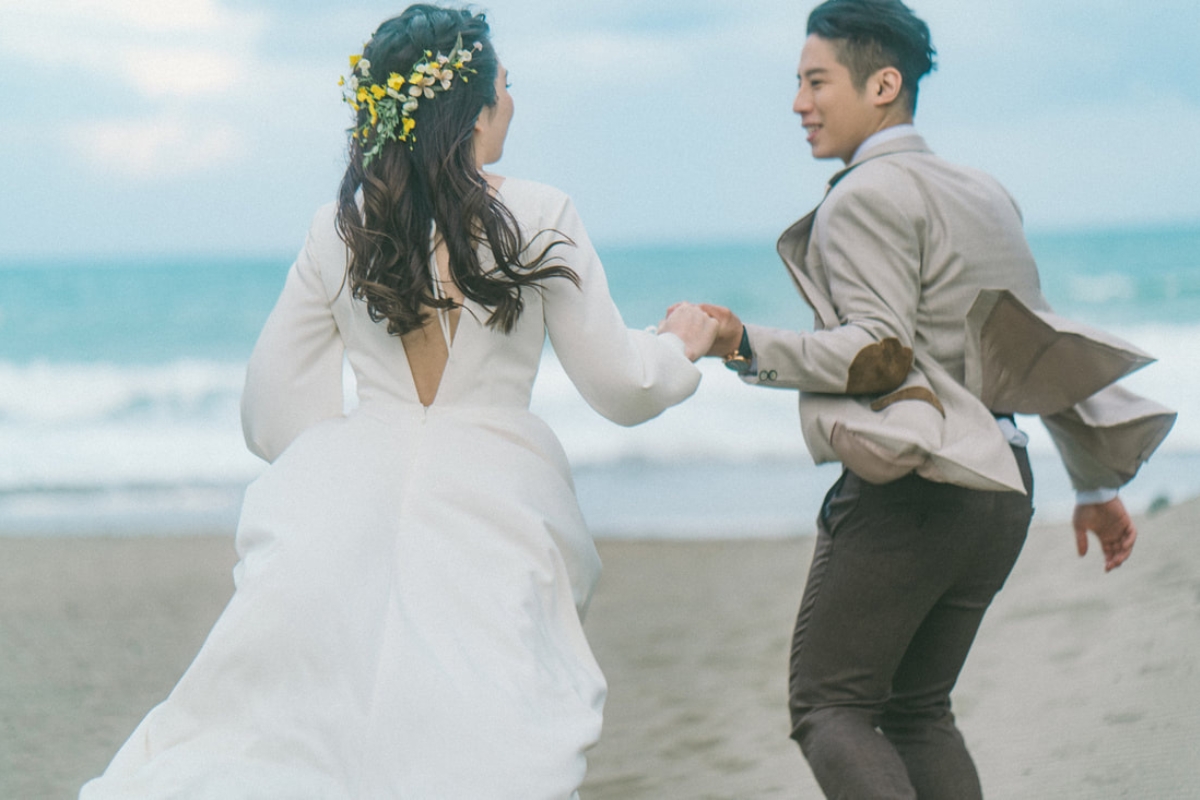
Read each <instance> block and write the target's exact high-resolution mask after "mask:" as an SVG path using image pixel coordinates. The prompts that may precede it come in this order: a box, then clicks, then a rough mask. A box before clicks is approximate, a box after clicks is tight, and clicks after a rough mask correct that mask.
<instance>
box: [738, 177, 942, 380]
mask: <svg viewBox="0 0 1200 800" xmlns="http://www.w3.org/2000/svg"><path fill="white" fill-rule="evenodd" d="M904 186H905V182H903V181H896V182H893V186H892V188H891V189H889V190H888V191H884V190H882V189H880V188H876V187H873V186H862V185H859V186H855V187H854V188H853V189H850V190H847V191H843V192H839V193H838V194H837V195H836V196H833V195H832V194H831V196H830V197H829V198H827V199H826V200H825V202H824V203H823V205H822V207H821V210H820V212H819V213H820V216H819V217H818V220H817V223H816V225H814V230H813V236H814V240H813V242H812V245H811V246H812V247H815V248H816V254H817V256H818V257H819V259H820V261H821V265H822V266H823V269H824V272H825V274H826V276H827V278H828V281H829V294H830V298H831V300H832V301H833V306H834V308H835V309H836V312H837V317H838V322H839V323H840V324H838V325H836V326H834V327H828V328H826V329H825V330H818V331H812V332H801V331H791V330H781V329H777V328H766V327H763V326H759V325H747V326H746V331H747V334H748V336H749V338H750V346H751V349H752V350H753V352H754V358H755V366H756V370H755V372H754V373H753V374H751V375H747V376H746V380H747V382H749V383H757V384H762V385H768V386H776V387H779V388H785V389H799V390H801V391H805V392H818V393H827V394H876V393H881V392H888V391H892V390H894V389H896V388H897V387H898V386H900V385H901V384H902V383H903V381H904V379H905V377H906V376H907V375H908V372H909V370H910V369H911V367H912V361H913V350H912V347H913V339H914V329H915V325H916V314H917V304H918V302H919V299H920V292H921V253H922V242H921V237H922V230H921V227H920V223H919V217H918V215H917V214H916V213H915V210H914V209H912V208H910V206H911V204H912V202H913V199H912V198H909V197H907V196H906V194H905V189H904V188H903V187H904ZM839 188H840V186H839ZM835 191H836V189H835Z"/></svg>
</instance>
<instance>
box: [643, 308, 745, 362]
mask: <svg viewBox="0 0 1200 800" xmlns="http://www.w3.org/2000/svg"><path fill="white" fill-rule="evenodd" d="M717 330H718V327H717V321H716V320H715V319H713V318H712V317H710V316H709V315H708V314H706V313H704V311H703V310H702V309H701V307H700V306H696V305H692V304H691V303H676V304H675V305H673V306H671V308H670V309H668V310H667V318H666V319H664V320H663V321H662V322H660V323H659V324H658V332H659V333H673V334H675V335H676V336H678V337H679V338H680V339H682V340H683V348H684V353H686V354H687V357H688V359H690V360H691V361H695V360H696V359H698V358H700V356H702V355H705V354H706V353H708V351H709V350H710V349H711V348H712V346H713V339H714V338H716V335H717ZM738 335H739V336H741V333H740V332H739V333H738Z"/></svg>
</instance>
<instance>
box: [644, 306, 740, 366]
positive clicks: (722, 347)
mask: <svg viewBox="0 0 1200 800" xmlns="http://www.w3.org/2000/svg"><path fill="white" fill-rule="evenodd" d="M684 307H690V308H698V309H700V310H701V311H703V312H704V313H705V314H706V315H707V316H708V317H710V318H711V319H712V320H713V321H714V322H715V323H716V331H715V333H714V338H713V339H712V340H711V341H710V342H709V344H707V345H706V346H705V348H704V349H702V350H700V351H699V352H700V355H702V356H727V355H729V354H730V353H732V352H733V351H734V350H737V349H738V345H740V344H741V343H742V321H741V320H740V319H738V316H737V314H734V313H733V312H732V311H730V310H729V309H728V308H725V307H724V306H714V305H712V304H710V303H701V304H700V305H698V306H693V305H692V304H691V303H676V304H675V305H673V306H671V307H670V308H668V309H667V321H668V322H669V321H670V319H671V317H672V316H673V315H674V314H675V312H676V311H677V310H678V309H681V308H684ZM659 330H660V331H661V330H663V328H662V326H661V325H660V326H659ZM680 338H682V337H680ZM684 341H685V342H686V341H687V340H686V339H685V340H684ZM697 357H698V356H697ZM692 360H693V361H694V360H695V359H692Z"/></svg>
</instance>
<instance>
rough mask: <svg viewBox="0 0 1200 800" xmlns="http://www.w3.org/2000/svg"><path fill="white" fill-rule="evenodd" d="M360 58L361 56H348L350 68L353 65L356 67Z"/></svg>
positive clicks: (352, 67)
mask: <svg viewBox="0 0 1200 800" xmlns="http://www.w3.org/2000/svg"><path fill="white" fill-rule="evenodd" d="M361 59H362V56H350V69H354V68H355V67H357V66H358V62H359V60H361Z"/></svg>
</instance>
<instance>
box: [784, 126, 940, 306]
mask: <svg viewBox="0 0 1200 800" xmlns="http://www.w3.org/2000/svg"><path fill="white" fill-rule="evenodd" d="M909 152H923V153H929V152H932V151H931V150H930V149H929V146H928V145H927V144H925V140H924V139H923V138H921V137H920V136H917V135H912V136H901V137H899V138H896V139H892V140H891V141H887V142H884V143H883V144H881V145H879V146H878V147H872V148H871V149H870V150H868V151H867V152H865V153H863V154H862V155H860V156H859V157H858V158H856V159H855V160H854V161H853V162H852V163H850V164H849V165H847V166H846V167H844V168H843V169H840V170H838V171H837V172H835V173H834V174H833V177H832V178H830V179H829V184H828V185H827V186H826V187H825V194H826V196H828V194H829V190H830V189H832V188H833V187H834V186H836V185H837V183H838V181H840V180H841V179H842V178H844V177H846V175H847V174H849V173H850V171H851V170H853V169H854V168H855V167H857V166H858V165H859V164H862V163H864V162H866V161H870V160H871V159H873V158H879V157H880V156H887V155H892V154H893V153H909ZM822 202H824V198H822ZM820 208H821V204H820V203H818V204H817V207H816V208H814V209H813V210H812V211H810V212H808V214H806V215H804V216H803V217H802V218H800V219H799V220H798V221H797V222H795V223H793V224H792V225H791V227H789V228H788V229H787V230H786V231H784V232H783V235H782V236H780V237H779V241H778V242H777V243H776V245H775V250H776V251H777V252H778V253H779V257H780V258H781V259H783V263H784V264H785V265H786V266H787V269H788V274H790V275H791V276H792V281H793V282H794V283H795V284H796V288H797V289H798V290H799V291H800V296H801V297H802V298H804V301H805V302H806V303H808V304H809V306H811V307H812V310H813V312H814V313H815V314H816V315H817V321H818V322H819V323H820V324H821V327H823V328H826V329H828V328H836V327H837V326H838V325H839V324H841V323H840V320H839V319H838V316H837V312H836V311H834V308H833V303H832V302H830V300H829V298H828V297H826V296H825V294H824V293H823V292H822V291H821V289H820V288H819V287H818V286H817V283H816V281H814V280H813V279H812V277H811V276H810V275H809V274H808V270H807V267H806V264H805V256H806V255H807V253H808V246H809V241H810V240H811V239H812V229H813V222H814V221H815V220H816V216H817V211H818V210H819V209H820Z"/></svg>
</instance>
